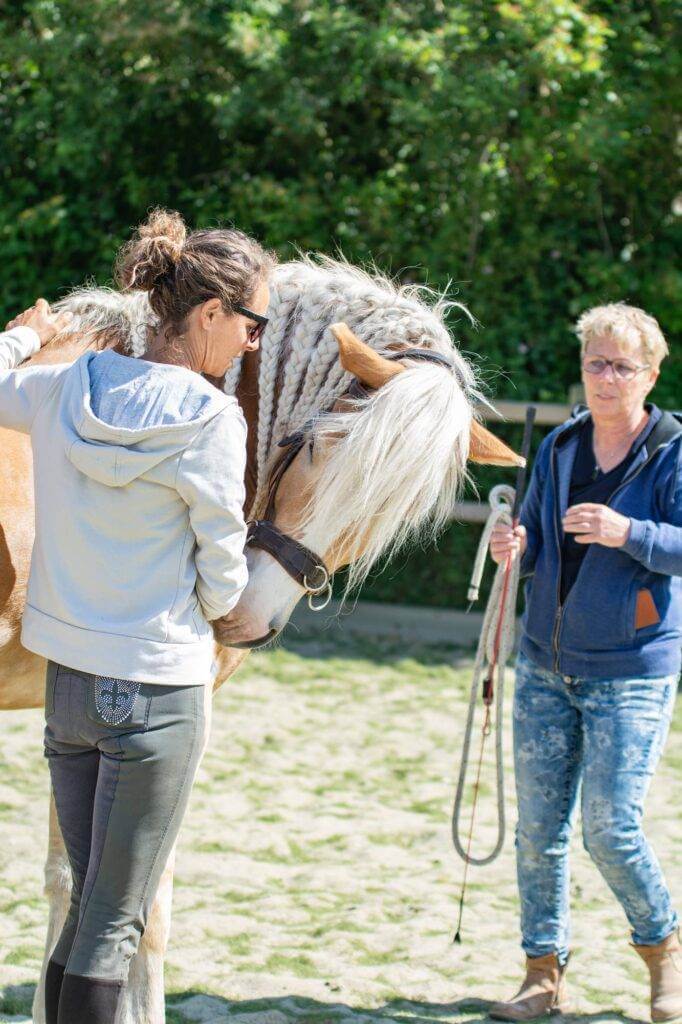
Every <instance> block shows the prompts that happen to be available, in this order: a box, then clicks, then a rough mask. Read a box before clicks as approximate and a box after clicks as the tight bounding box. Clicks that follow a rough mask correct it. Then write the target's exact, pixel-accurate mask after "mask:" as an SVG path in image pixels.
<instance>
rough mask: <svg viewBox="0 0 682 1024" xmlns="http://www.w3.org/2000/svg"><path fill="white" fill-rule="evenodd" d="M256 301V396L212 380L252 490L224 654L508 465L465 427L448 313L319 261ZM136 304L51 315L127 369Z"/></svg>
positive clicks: (469, 410)
mask: <svg viewBox="0 0 682 1024" xmlns="http://www.w3.org/2000/svg"><path fill="white" fill-rule="evenodd" d="M271 296H272V301H271V305H270V309H269V311H268V314H269V317H270V323H269V325H268V328H267V330H266V331H265V334H264V335H263V338H262V339H261V347H260V352H259V353H258V365H257V367H256V372H257V376H258V380H257V388H254V389H251V384H253V383H254V382H253V381H251V382H250V383H249V386H248V387H245V389H244V391H243V393H241V394H240V391H239V388H240V386H243V385H244V382H245V380H246V379H247V378H248V377H249V373H243V372H241V367H240V365H239V363H238V361H237V362H236V363H235V365H234V367H233V368H232V370H231V371H230V372H229V373H228V377H227V379H226V390H228V391H234V390H235V389H236V390H237V395H238V397H239V398H240V400H241V401H242V403H243V404H244V407H245V413H246V415H247V421H249V435H250V458H249V472H248V477H249V481H250V480H251V479H252V478H253V479H255V480H256V487H255V495H254V496H252V500H250V502H249V509H248V517H249V519H250V520H251V521H252V524H254V525H252V527H251V530H252V536H251V541H250V543H249V546H248V552H247V557H248V562H249V571H250V578H249V582H248V585H247V587H246V589H245V590H244V593H243V594H242V597H241V599H240V601H239V603H238V604H237V606H236V607H235V608H234V609H233V611H232V612H231V613H230V615H228V616H226V617H225V618H224V619H221V620H219V622H218V623H217V624H216V634H217V636H218V638H219V639H220V640H221V642H222V643H224V644H226V645H228V646H233V647H234V646H241V647H256V646H259V645H260V644H261V643H264V642H266V641H267V640H270V639H272V638H273V637H274V636H276V635H277V633H279V632H280V630H281V629H282V628H283V627H284V625H285V624H286V622H287V621H288V619H289V616H290V615H291V612H292V611H293V609H294V607H295V605H296V603H297V602H298V601H299V600H300V599H301V597H302V596H304V595H305V594H306V593H308V594H309V595H311V592H312V591H317V594H313V595H312V597H311V600H312V601H313V602H314V603H318V604H319V603H322V602H323V601H324V600H325V597H326V594H327V576H328V575H331V574H332V573H333V572H335V571H336V570H337V569H339V568H341V567H343V566H348V567H349V569H348V577H347V584H348V588H350V587H352V586H354V585H356V584H359V583H361V582H362V580H363V579H364V578H365V577H366V575H367V573H368V572H369V570H370V569H371V567H372V566H373V565H374V564H375V563H376V562H377V560H378V559H379V558H380V557H381V556H390V555H391V553H392V552H393V551H395V549H396V548H398V547H399V546H400V545H401V544H402V543H403V542H404V541H406V540H407V539H408V538H410V537H416V538H418V539H419V540H421V541H426V540H429V539H431V538H433V537H434V536H435V535H436V534H437V533H438V532H439V530H440V529H441V528H442V527H443V526H444V525H445V524H446V523H447V521H448V520H449V518H450V516H451V514H452V510H453V507H454V504H455V500H456V498H457V496H458V494H459V492H460V489H461V486H462V483H463V482H464V480H465V479H466V476H467V471H466V464H467V459H471V460H473V461H474V462H487V463H492V464H498V465H517V464H518V462H519V459H518V456H516V455H515V454H514V453H513V452H512V451H510V449H508V448H507V447H506V446H505V445H503V444H502V443H501V442H500V441H498V440H497V439H496V438H495V437H493V435H492V434H489V433H488V431H486V430H485V429H484V428H483V427H481V425H480V424H479V423H477V422H476V420H475V419H474V418H473V411H474V404H475V403H476V401H477V400H478V399H479V397H480V396H479V394H478V392H477V391H476V386H475V383H476V382H475V378H474V373H473V370H472V368H471V366H470V364H469V363H468V362H467V361H466V360H465V359H464V358H463V357H462V355H461V354H460V353H459V352H458V351H457V349H456V348H455V347H454V346H453V344H452V340H451V338H450V335H449V333H448V330H447V328H446V326H445V323H444V314H445V311H446V309H447V304H445V303H442V302H439V303H437V304H436V305H431V304H429V303H427V302H424V301H423V297H422V290H421V289H419V288H414V287H411V286H407V287H396V286H395V285H394V284H393V282H391V281H389V280H387V279H386V278H383V277H381V276H378V275H370V274H366V273H364V272H363V271H361V270H358V269H357V268H355V267H351V266H349V265H348V264H346V263H343V262H338V261H334V260H330V259H325V258H322V259H320V260H318V261H317V262H313V261H310V260H299V261H296V262H291V263H286V264H283V265H281V266H280V267H278V268H277V270H276V273H275V279H274V282H273V287H272V290H271ZM148 300H149V297H148V295H147V293H136V292H132V293H128V294H121V293H119V292H114V291H111V290H107V289H93V288H85V289H80V290H78V291H77V292H75V293H73V294H72V295H70V296H69V297H68V298H67V299H66V300H64V301H63V302H62V303H60V306H61V308H65V309H70V310H71V311H72V312H74V313H76V314H77V316H76V318H75V320H74V326H73V332H74V333H78V334H80V335H82V336H83V337H84V338H86V339H89V342H90V343H91V344H93V345H95V346H97V347H102V346H104V345H116V346H118V347H119V348H120V349H121V351H126V352H129V353H130V354H135V355H139V354H141V352H142V351H143V350H144V345H145V340H146V337H147V334H148V328H149V326H150V324H151V323H152V322H153V319H154V317H153V314H152V312H151V310H150V308H149V301H148ZM338 321H343V322H344V325H342V326H340V325H339V324H338ZM345 324H348V325H350V328H352V330H351V329H350V328H349V327H346V326H345ZM332 327H333V328H334V329H333V330H332ZM254 366H255V364H254ZM252 390H253V392H254V393H251V391H252ZM256 391H257V407H256V404H255V398H256V394H255V392H256ZM267 524H270V525H267Z"/></svg>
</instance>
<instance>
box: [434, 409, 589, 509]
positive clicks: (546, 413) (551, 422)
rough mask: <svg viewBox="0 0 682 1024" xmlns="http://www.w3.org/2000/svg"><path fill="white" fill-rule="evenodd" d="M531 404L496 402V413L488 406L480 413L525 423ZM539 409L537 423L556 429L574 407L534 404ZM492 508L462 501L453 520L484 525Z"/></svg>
mask: <svg viewBox="0 0 682 1024" xmlns="http://www.w3.org/2000/svg"><path fill="white" fill-rule="evenodd" d="M530 404H531V403H530V402H505V401H501V402H495V412H494V413H491V411H490V409H488V407H487V406H481V407H480V412H481V413H482V414H483V416H484V417H485V418H487V419H491V420H495V421H505V422H506V423H523V422H524V421H525V419H526V409H527V408H528V406H529V405H530ZM532 404H533V405H534V406H535V408H536V409H537V413H536V415H535V422H536V423H537V425H538V426H542V427H556V426H558V425H559V423H563V422H564V420H567V419H568V417H569V416H570V414H571V409H572V406H571V405H568V404H563V403H561V402H533V403H532ZM489 512H490V506H489V505H488V503H487V501H486V502H480V501H460V502H458V504H457V505H455V508H454V511H453V513H452V519H453V520H455V521H456V522H460V523H484V522H485V521H486V519H487V518H488V513H489Z"/></svg>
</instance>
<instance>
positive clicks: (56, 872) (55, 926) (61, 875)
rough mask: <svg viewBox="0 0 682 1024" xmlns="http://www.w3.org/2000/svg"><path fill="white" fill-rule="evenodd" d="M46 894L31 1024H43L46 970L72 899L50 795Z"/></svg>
mask: <svg viewBox="0 0 682 1024" xmlns="http://www.w3.org/2000/svg"><path fill="white" fill-rule="evenodd" d="M45 895H46V896H47V898H48V901H49V905H50V916H49V921H48V925H47V939H46V941H45V956H44V959H43V966H42V969H41V971H40V981H39V982H38V987H37V989H36V994H35V998H34V1000H33V1024H45V970H46V968H47V962H48V960H49V959H50V956H51V955H52V950H53V949H54V947H55V946H56V945H57V939H58V938H59V936H60V935H61V932H62V928H63V927H64V921H65V920H66V914H67V911H68V909H69V902H70V900H71V866H70V864H69V858H68V857H67V855H66V848H65V847H64V840H63V839H62V833H61V829H60V828H59V822H58V821H57V811H56V809H55V805H54V797H52V796H50V836H49V840H48V846H47V861H46V862H45Z"/></svg>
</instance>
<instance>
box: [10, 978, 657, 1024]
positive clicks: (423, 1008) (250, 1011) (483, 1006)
mask: <svg viewBox="0 0 682 1024" xmlns="http://www.w3.org/2000/svg"><path fill="white" fill-rule="evenodd" d="M34 993H35V985H5V986H3V987H1V988H0V1021H2V1020H3V1019H6V1018H9V1019H10V1020H11V1019H12V1018H13V1017H15V1018H17V1019H18V1020H25V1019H26V1018H29V1019H30V1014H31V1005H32V1003H33V996H34ZM490 1006H491V1002H490V1001H489V1000H485V999H475V998H470V999H458V1000H456V1001H455V1002H452V1003H425V1002H413V1001H411V1000H409V999H392V1000H390V1001H389V1002H387V1003H384V1004H383V1006H374V1007H366V1006H349V1005H348V1004H347V1003H340V1002H334V1000H333V993H331V992H330V999H329V1002H320V1001H319V1000H317V999H309V998H307V997H305V996H296V995H290V996H273V997H270V998H268V997H264V998H262V999H251V1000H242V1001H239V1000H236V1001H235V1000H230V999H224V998H223V997H222V996H214V995H208V994H205V993H203V992H200V991H199V990H197V989H190V990H188V991H185V992H179V993H178V992H176V993H173V994H171V995H169V996H168V999H167V1007H166V1008H167V1016H166V1024H190V1022H200V1024H221V1022H223V1021H229V1020H231V1019H234V1018H237V1019H239V1018H241V1022H240V1024H288V1022H292V1024H294V1022H295V1024H337V1022H341V1021H345V1022H347V1024H352V1022H354V1021H357V1022H360V1021H363V1022H366V1024H369V1021H371V1020H374V1021H377V1022H379V1021H384V1022H388V1021H397V1022H399V1024H447V1022H448V1021H454V1022H458V1021H466V1024H484V1022H485V1024H487V1022H488V1021H490V1020H491V1018H490V1017H489V1016H488V1015H487V1012H486V1011H487V1010H488V1008H489V1007H490ZM246 1018H248V1021H247V1020H246ZM546 1019H548V1018H546ZM553 1019H554V1020H557V1017H554V1018H553ZM561 1020H563V1021H565V1022H566V1024H574V1022H575V1024H578V1022H580V1024H588V1022H590V1021H594V1022H595V1024H597V1022H599V1024H602V1022H603V1024H607V1022H608V1024H610V1022H614V1024H644V1022H643V1021H642V1020H640V1019H638V1018H636V1017H629V1016H627V1015H626V1014H622V1013H616V1012H614V1011H609V1010H604V1012H602V1013H570V1014H566V1015H565V1016H563V1017H562V1018H561ZM235 1024H236V1022H235Z"/></svg>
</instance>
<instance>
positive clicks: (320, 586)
mask: <svg viewBox="0 0 682 1024" xmlns="http://www.w3.org/2000/svg"><path fill="white" fill-rule="evenodd" d="M315 570H316V571H317V570H319V571H320V572H321V573H322V582H321V583H320V584H318V586H315V587H313V586H312V585H311V584H310V583H309V582H308V577H307V575H304V576H303V586H304V587H305V589H306V590H307V591H308V593H309V594H321V593H322V591H323V590H324V589H325V587H328V586H329V572H328V571H327V567H326V566H325V565H321V564H320V563H319V562H318V564H317V565H316V566H315Z"/></svg>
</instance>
